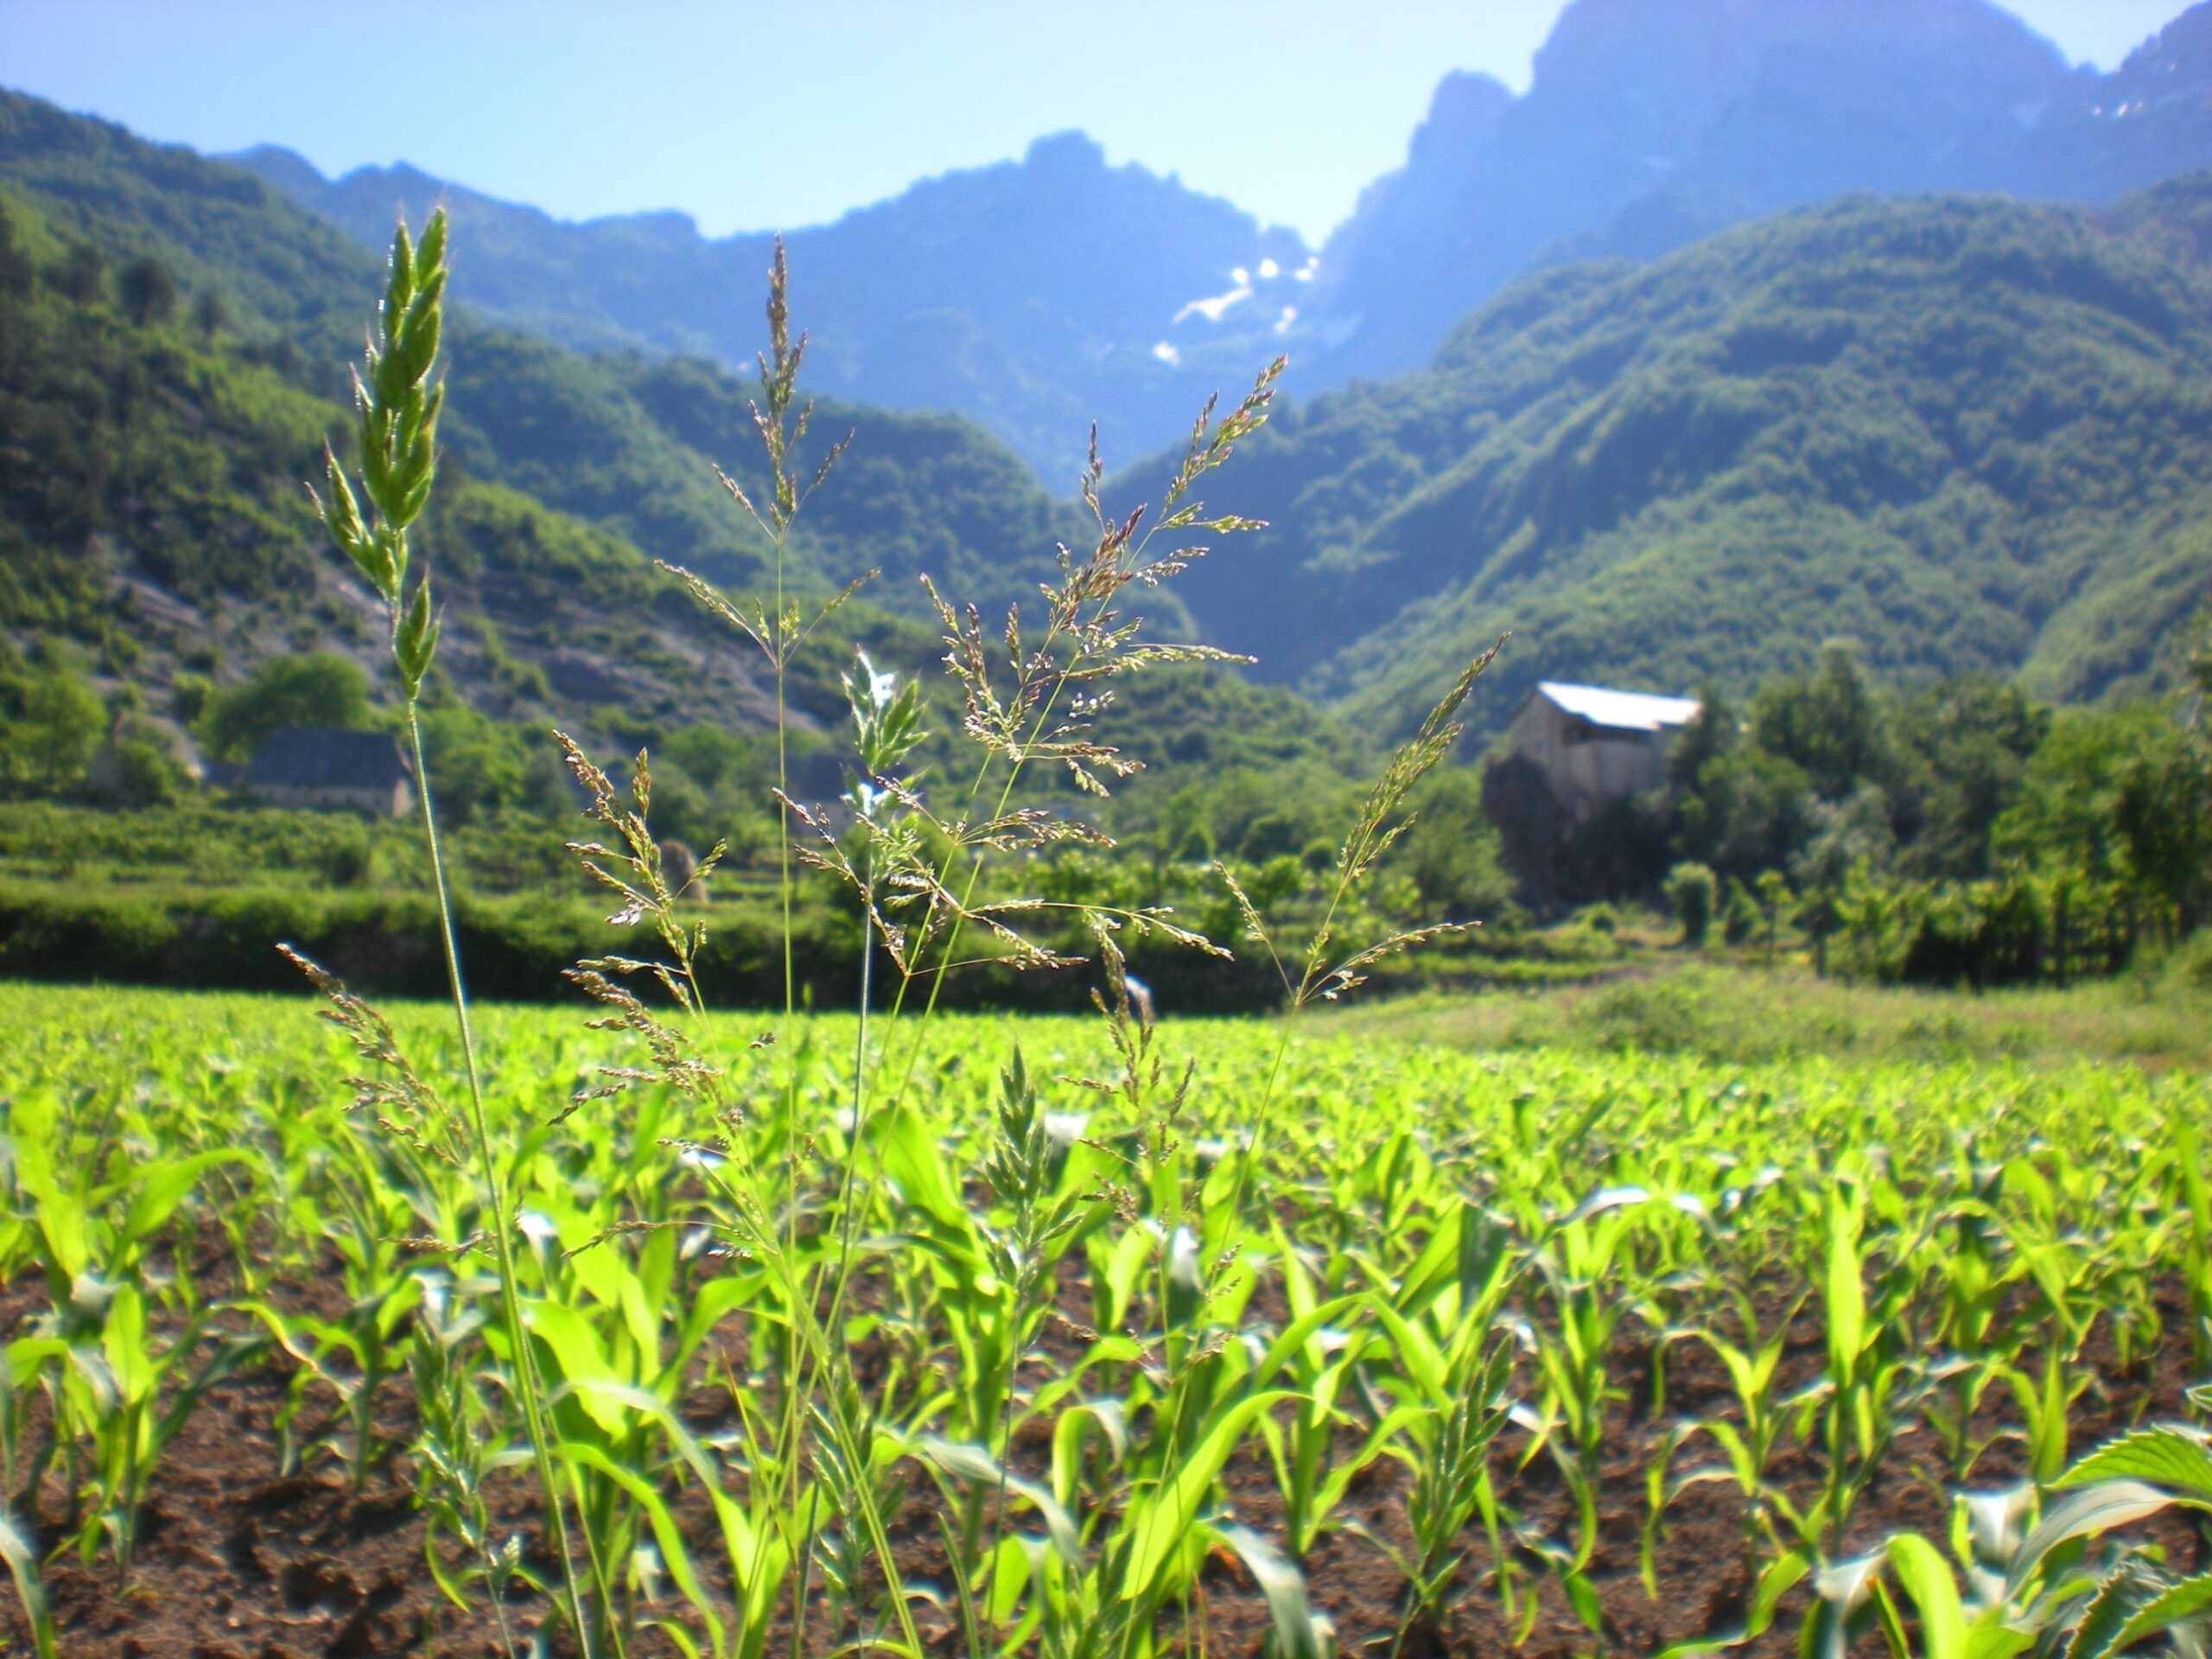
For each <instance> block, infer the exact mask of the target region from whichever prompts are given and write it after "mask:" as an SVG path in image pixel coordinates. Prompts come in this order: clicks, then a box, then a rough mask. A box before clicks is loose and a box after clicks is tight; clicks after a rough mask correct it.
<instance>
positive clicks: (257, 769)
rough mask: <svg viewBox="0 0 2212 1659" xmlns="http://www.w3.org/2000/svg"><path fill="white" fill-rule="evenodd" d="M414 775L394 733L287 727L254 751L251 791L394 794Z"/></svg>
mask: <svg viewBox="0 0 2212 1659" xmlns="http://www.w3.org/2000/svg"><path fill="white" fill-rule="evenodd" d="M413 775H414V773H413V769H412V768H410V766H408V764H407V757H406V756H405V755H404V754H402V753H400V752H399V740H398V739H397V738H395V737H394V736H392V734H391V733H389V732H341V731H338V730H335V729H334V728H330V727H325V726H287V727H285V728H283V730H282V731H280V732H277V734H274V735H273V736H271V737H270V739H269V741H267V742H265V743H264V744H263V745H262V746H261V747H259V748H257V749H256V750H255V751H254V752H253V759H252V760H250V761H248V762H247V763H246V768H245V782H246V786H247V787H248V788H250V789H251V788H254V787H261V788H277V789H390V788H391V787H392V786H393V785H396V784H398V783H400V782H402V781H404V780H405V779H409V778H410V777H412V776H413Z"/></svg>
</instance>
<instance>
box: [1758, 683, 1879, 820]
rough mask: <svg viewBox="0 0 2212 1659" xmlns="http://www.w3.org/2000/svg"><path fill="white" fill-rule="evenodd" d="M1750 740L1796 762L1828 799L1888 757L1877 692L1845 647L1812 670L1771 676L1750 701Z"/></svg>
mask: <svg viewBox="0 0 2212 1659" xmlns="http://www.w3.org/2000/svg"><path fill="white" fill-rule="evenodd" d="M1751 741H1753V742H1754V743H1756V744H1758V747H1761V748H1763V749H1764V750H1765V751H1766V752H1767V753H1769V754H1775V755H1779V756H1781V757H1782V758H1783V760H1789V761H1791V762H1793V763H1794V764H1795V765H1796V766H1797V767H1798V768H1799V769H1800V770H1801V771H1802V772H1804V774H1805V776H1806V778H1807V779H1808V780H1809V781H1810V783H1811V784H1812V786H1813V791H1814V793H1815V794H1816V795H1818V796H1819V797H1820V798H1821V799H1822V800H1824V801H1834V800H1840V799H1841V798H1843V797H1844V796H1846V795H1848V794H1849V793H1850V792H1851V791H1852V788H1853V785H1856V784H1857V783H1858V782H1859V780H1860V779H1864V778H1876V777H1878V776H1880V775H1881V773H1882V772H1883V769H1884V765H1885V760H1886V755H1885V745H1884V743H1883V732H1882V721H1881V718H1880V714H1879V711H1878V709H1877V707H1876V705H1875V700H1874V694H1873V692H1872V689H1871V688H1870V687H1869V686H1868V685H1867V683H1866V677H1865V676H1864V675H1863V674H1861V673H1860V672H1859V661H1858V658H1856V657H1855V656H1853V653H1852V652H1851V650H1850V648H1849V647H1848V646H1846V645H1828V646H1826V647H1825V648H1823V649H1822V651H1821V659H1820V662H1819V664H1818V665H1817V666H1816V667H1815V669H1814V671H1812V672H1811V673H1810V674H1806V675H1794V676H1791V677H1788V678H1785V679H1780V680H1772V681H1770V682H1768V683H1766V684H1765V685H1764V686H1762V687H1760V688H1759V693H1758V696H1757V697H1755V698H1754V699H1753V700H1752V702H1751Z"/></svg>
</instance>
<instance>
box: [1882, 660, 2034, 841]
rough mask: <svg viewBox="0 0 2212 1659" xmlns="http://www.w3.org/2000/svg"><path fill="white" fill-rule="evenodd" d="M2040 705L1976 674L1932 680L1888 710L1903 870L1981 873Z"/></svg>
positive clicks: (2015, 793)
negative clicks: (1926, 687)
mask: <svg viewBox="0 0 2212 1659" xmlns="http://www.w3.org/2000/svg"><path fill="white" fill-rule="evenodd" d="M2049 729H2050V712H2049V711H2048V710H2047V709H2038V708H2037V707H2036V706H2035V705H2034V704H2032V703H2031V702H2029V701H2028V699H2027V696H2026V695H2025V694H2024V693H2023V692H2022V691H2021V690H2020V689H2019V688H2018V686H2015V685H2008V684H2006V683H2004V682H2003V681H2001V680H1999V679H1996V678H1994V677H1992V676H1990V675H1986V674H1962V675H1960V676H1958V677H1955V678H1953V679H1948V680H1945V681H1943V682H1942V683H1940V684H1938V685H1936V686H1934V687H1932V688H1930V689H1929V690H1927V691H1925V692H1923V693H1922V694H1921V695H1920V696H1916V697H1915V698H1913V699H1912V700H1911V701H1910V702H1907V703H1906V704H1905V705H1904V707H1903V708H1902V709H1899V710H1898V711H1897V719H1896V721H1895V723H1894V734H1895V741H1894V744H1893V746H1892V747H1893V751H1894V759H1895V760H1896V770H1897V781H1896V784H1895V788H1894V792H1895V795H1896V800H1895V803H1894V806H1893V810H1892V813H1891V819H1892V823H1893V825H1894V827H1895V829H1896V833H1897V839H1898V841H1899V842H1903V843H1905V846H1904V855H1903V857H1902V858H1901V860H1900V868H1902V869H1903V871H1904V874H1908V875H1918V876H1936V877H1940V878H1946V879H1948V880H1959V881H1971V880H1979V879H1980V878H1981V877H1983V876H1985V875H1987V874H1989V873H1990V830H1991V829H1992V828H1993V826H1994V825H1995V823H1996V822H1997V820H1998V819H1999V817H2002V816H2003V814H2004V812H2005V809H2006V808H2008V807H2010V806H2011V805H2012V803H2013V802H2014V801H2015V800H2016V799H2018V797H2019V793H2020V787H2021V783H2022V780H2023V779H2024V777H2025V776H2026V772H2027V766H2028V758H2029V756H2031V755H2032V754H2033V753H2035V751H2036V746H2037V744H2038V743H2040V742H2041V741H2043V737H2044V733H2045V732H2046V731H2048V730H2049Z"/></svg>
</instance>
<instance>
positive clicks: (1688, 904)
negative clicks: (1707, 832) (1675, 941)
mask: <svg viewBox="0 0 2212 1659" xmlns="http://www.w3.org/2000/svg"><path fill="white" fill-rule="evenodd" d="M1719 892H1720V883H1719V880H1718V878H1716V877H1715V876H1714V875H1713V872H1712V870H1710V869H1709V868H1707V867H1706V866H1705V865H1702V864H1696V863H1691V862H1687V861H1685V862H1683V863H1681V864H1677V865H1675V868H1673V869H1671V870H1669V871H1668V872H1667V907H1668V908H1669V910H1671V911H1673V912H1675V920H1676V921H1678V922H1680V923H1681V925H1682V943H1683V944H1687V945H1691V946H1698V945H1702V944H1704V943H1705V936H1706V934H1707V932H1708V931H1711V929H1712V926H1713V906H1714V903H1715V902H1716V900H1717V899H1718V898H1719Z"/></svg>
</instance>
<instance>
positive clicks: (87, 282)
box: [47, 242, 107, 305]
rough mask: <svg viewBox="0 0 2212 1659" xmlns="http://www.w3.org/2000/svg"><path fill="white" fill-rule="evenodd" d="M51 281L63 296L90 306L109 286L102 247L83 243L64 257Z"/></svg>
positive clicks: (55, 290)
mask: <svg viewBox="0 0 2212 1659" xmlns="http://www.w3.org/2000/svg"><path fill="white" fill-rule="evenodd" d="M47 280H48V283H51V284H52V285H53V288H54V292H55V293H57V294H59V295H60V296H61V297H62V298H64V299H66V300H74V301H76V302H77V303H78V304H79V305H90V304H91V303H92V302H93V301H94V300H97V299H98V298H99V296H100V290H101V289H103V288H105V286H106V283H107V261H106V260H105V259H103V258H101V257H100V251H99V249H98V248H96V247H93V246H92V245H91V244H90V243H88V242H79V243H78V244H77V245H75V246H73V247H72V248H71V249H70V250H69V251H68V252H67V254H65V255H64V256H63V257H62V260H61V263H60V264H59V265H56V266H55V267H54V272H53V275H51V276H50V277H48V278H47Z"/></svg>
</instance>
